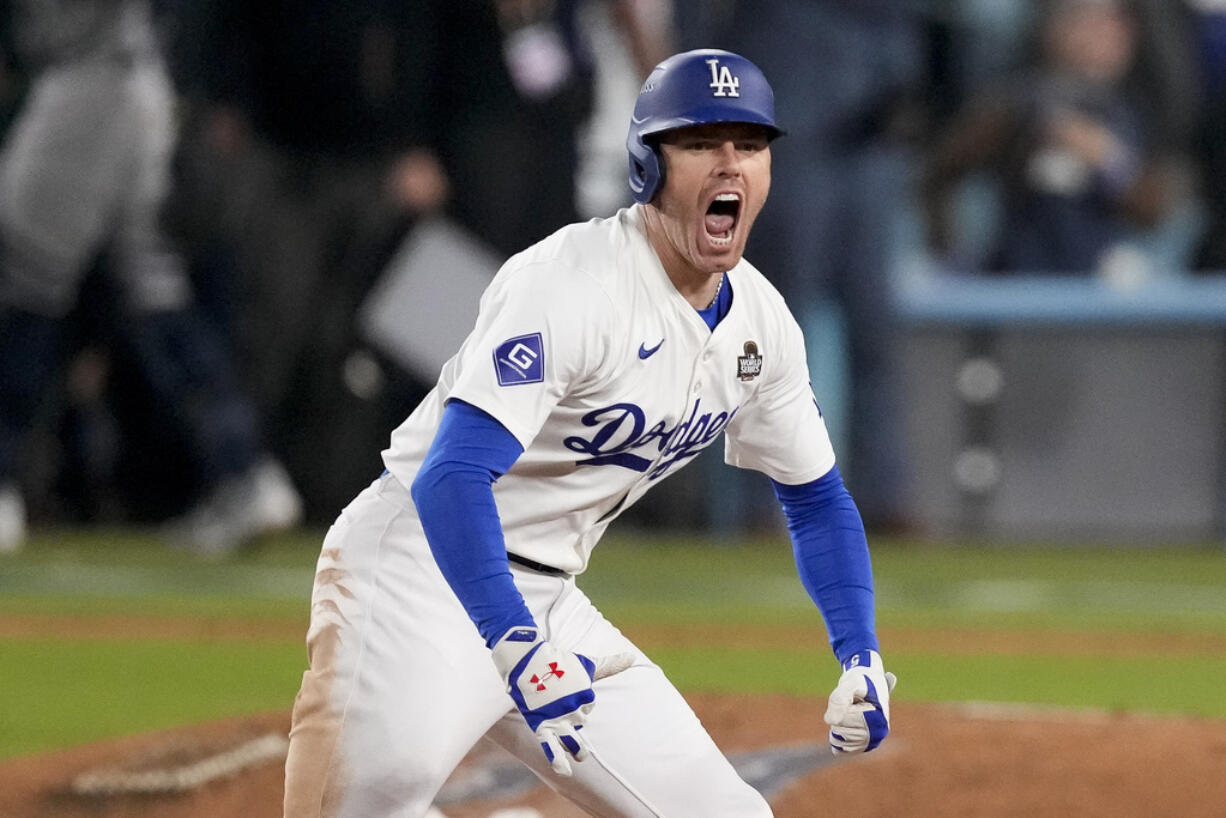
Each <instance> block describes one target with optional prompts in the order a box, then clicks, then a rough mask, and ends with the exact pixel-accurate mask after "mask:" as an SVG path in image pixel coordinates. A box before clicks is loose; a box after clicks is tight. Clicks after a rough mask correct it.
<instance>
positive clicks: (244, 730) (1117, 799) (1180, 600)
mask: <svg viewBox="0 0 1226 818" xmlns="http://www.w3.org/2000/svg"><path fill="white" fill-rule="evenodd" d="M320 536H321V532H302V533H299V534H295V535H294V536H288V537H283V538H279V539H275V540H269V541H266V542H263V543H261V544H260V545H259V546H258V547H256V548H253V549H251V550H249V551H247V552H244V553H242V554H240V555H238V556H235V557H233V558H231V559H228V560H225V561H219V562H205V561H201V560H199V559H196V558H194V557H192V556H190V555H186V554H182V553H177V552H173V551H169V550H166V549H165V548H164V547H163V546H162V545H161V544H160V543H159V542H158V541H157V540H156V539H155V538H154V537H152V536H150V535H147V534H144V533H141V532H131V531H109V532H98V531H93V530H91V531H89V532H84V531H74V530H64V531H58V532H48V533H44V534H43V535H42V536H40V537H38V538H36V539H35V540H34V541H33V542H31V543H30V544H29V546H28V547H27V548H26V549H25V550H23V551H22V552H21V553H19V554H16V555H11V556H5V557H3V558H0V782H3V786H0V816H5V817H6V818H27V817H28V816H86V815H89V816H206V815H207V816H217V815H242V816H252V817H253V818H261V816H273V815H279V814H280V813H279V809H278V805H279V801H280V792H279V788H280V761H281V759H282V758H283V754H284V734H285V731H286V728H287V726H288V711H289V707H290V705H291V704H292V701H293V697H294V693H295V692H296V690H297V686H298V680H299V677H300V674H301V672H302V671H303V669H304V668H305V661H306V655H305V649H304V647H303V634H304V631H305V626H306V615H307V599H308V595H309V592H310V587H311V580H312V575H313V570H314V561H315V557H316V553H317V550H318V543H319V539H320ZM871 542H872V543H873V560H874V567H875V571H876V576H877V594H878V620H879V622H878V624H879V629H880V633H881V636H882V653H883V655H884V656H885V658H886V663H887V667H889V668H890V669H892V670H893V671H894V672H896V673H897V674H898V677H899V684H898V688H897V690H896V691H895V702H894V707H893V721H894V729H893V733H892V735H891V738H890V739H889V740H888V741H887V742H886V743H885V744H884V745H883V746H882V748H881V749H880V750H879V751H878V752H875V753H873V754H871V755H869V756H864V757H857V758H852V759H846V760H840V761H839V762H837V763H832V761H831V759H830V757H829V754H828V751H827V750H826V749H825V746H824V735H825V730H824V725H823V724H822V723H821V714H822V711H823V709H824V699H825V696H826V694H827V693H828V692H829V690H830V688H831V686H832V685H833V683H834V681H835V679H836V678H837V675H838V668H837V666H836V664H835V662H834V660H833V658H832V657H831V656H830V653H829V650H828V648H827V646H826V644H825V633H824V630H823V628H822V625H821V621H820V619H819V617H818V615H817V613H816V611H815V609H814V608H813V606H812V604H811V603H810V602H809V600H808V598H807V597H806V595H805V593H804V591H803V589H802V588H801V586H800V584H799V581H798V580H797V579H796V576H795V572H794V569H793V567H792V563H791V554H790V549H789V546H788V543H787V540H786V537H784V536H782V535H780V536H778V537H773V536H764V537H762V538H760V539H758V540H755V541H752V542H744V543H735V544H719V545H713V544H710V543H705V542H700V541H697V540H690V541H677V540H665V539H662V538H660V537H658V536H655V535H651V534H647V533H639V534H636V533H634V532H633V531H629V530H624V531H622V532H621V533H620V534H619V535H618V536H612V537H611V538H609V539H607V540H606V541H605V542H604V543H603V544H602V545H601V546H600V547H599V548H598V550H597V552H596V554H595V557H594V560H593V565H592V568H591V569H590V570H589V572H588V573H587V574H586V575H584V576H583V577H581V578H580V584H581V586H582V587H584V589H585V590H586V591H587V593H588V594H589V595H590V596H591V597H592V598H593V599H594V600H595V601H596V602H597V604H598V605H600V607H601V608H602V610H603V611H604V612H605V614H606V616H608V617H609V618H610V619H612V620H613V621H614V622H615V623H617V624H618V625H619V626H621V628H622V629H623V630H624V631H625V632H626V633H627V634H628V635H630V636H631V637H632V638H634V639H635V640H636V641H637V642H638V643H639V644H640V645H641V646H642V647H643V648H644V649H645V650H646V651H647V652H648V654H650V655H651V656H652V657H653V658H654V659H655V660H656V661H657V662H658V663H659V664H660V665H662V666H663V667H664V668H665V669H666V670H667V671H668V672H669V674H670V676H671V677H672V678H673V680H674V681H675V682H676V684H677V685H678V687H680V688H681V689H682V691H683V692H685V693H686V694H687V697H688V698H690V700H691V702H692V704H693V705H694V707H695V710H696V711H697V712H698V713H699V715H700V716H701V717H702V718H703V720H704V722H706V724H707V725H708V727H709V728H710V730H711V732H712V734H713V735H714V736H715V737H716V739H717V741H719V743H720V744H721V746H723V747H724V748H725V749H726V751H727V752H728V753H729V755H730V756H731V757H732V759H733V761H734V763H735V764H736V765H737V766H738V769H740V770H741V772H742V775H743V776H744V777H746V778H747V780H750V781H751V782H753V783H754V784H755V785H756V786H758V787H759V788H760V789H761V790H762V791H763V792H764V793H766V794H767V795H768V797H769V798H770V800H771V803H772V805H773V806H774V807H775V810H776V814H777V815H778V816H780V818H788V817H789V816H791V817H792V818H798V817H799V816H811V815H812V816H816V815H842V814H852V811H854V814H864V815H870V814H871V815H878V814H881V815H900V816H1065V815H1069V814H1078V815H1081V816H1100V815H1101V816H1166V815H1171V816H1175V815H1178V816H1211V815H1213V816H1220V815H1224V814H1226V807H1224V806H1222V805H1223V804H1226V776H1223V775H1222V771H1223V770H1226V550H1223V549H1222V548H1221V547H1220V546H1211V545H1205V546H1191V545H1190V546H1186V547H1161V548H1159V547H1154V548H1128V549H1120V548H1110V547H1106V546H1103V547H1077V548H1067V547H1065V548H1057V547H1044V546H1040V545H1035V546H1026V547H1023V546H1009V547H996V548H987V547H977V546H975V545H974V544H972V543H957V544H954V543H948V544H939V545H938V544H933V543H917V542H903V541H890V540H884V539H878V538H872V539H871ZM439 805H440V809H441V810H442V812H443V814H445V815H446V816H448V818H478V816H480V818H487V817H488V816H495V815H497V816H500V818H527V816H532V815H538V816H544V817H545V818H561V817H562V816H572V815H575V814H576V813H575V811H574V810H573V808H570V807H568V806H567V805H566V804H565V802H562V801H560V800H558V799H557V798H556V796H554V795H552V794H551V793H550V792H549V791H547V790H546V789H545V788H544V787H542V786H540V785H538V784H537V783H536V781H535V780H534V779H532V778H531V777H530V776H526V775H524V774H522V773H521V772H520V771H519V770H518V768H516V766H515V765H514V764H513V763H511V762H509V761H508V759H506V758H504V757H500V756H498V755H497V753H496V752H494V751H492V750H488V749H485V748H478V749H477V750H475V751H474V753H473V754H472V755H471V756H470V758H469V759H468V760H467V761H466V762H465V764H464V765H463V766H462V767H461V769H460V770H458V771H457V773H456V774H455V775H454V776H453V779H452V780H451V781H450V782H449V783H448V786H447V787H446V788H445V789H444V791H443V793H441V794H440V798H439Z"/></svg>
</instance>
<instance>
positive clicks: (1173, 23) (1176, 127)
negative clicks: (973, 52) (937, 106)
mask: <svg viewBox="0 0 1226 818" xmlns="http://www.w3.org/2000/svg"><path fill="white" fill-rule="evenodd" d="M1185 35H1186V29H1184V28H1183V27H1182V25H1181V22H1180V19H1179V14H1178V9H1173V8H1171V7H1170V6H1169V4H1162V3H1157V2H1155V3H1148V2H1141V3H1127V2H1124V0H1051V2H1049V3H1048V4H1046V6H1044V7H1042V9H1041V10H1040V12H1039V18H1038V23H1037V29H1036V31H1035V35H1034V39H1035V47H1034V52H1033V57H1032V59H1031V61H1030V65H1028V66H1027V67H1025V68H1023V69H1022V70H1020V71H1019V72H1018V73H1016V74H1015V75H1014V76H1013V77H1012V78H1011V79H1010V80H1009V81H1007V82H1004V83H1002V84H1000V85H998V86H997V87H995V88H993V89H991V90H989V91H987V92H985V93H984V94H982V95H980V97H979V98H977V99H975V100H973V101H972V102H970V103H969V104H968V105H967V106H966V107H965V108H964V110H962V111H960V112H959V113H958V114H957V115H956V116H955V118H954V120H953V121H952V122H951V123H950V124H949V125H948V126H947V127H946V128H945V129H944V130H943V132H942V133H941V134H940V135H939V136H938V137H937V139H936V140H935V142H934V144H933V145H932V148H931V150H930V152H929V155H928V157H927V161H926V164H925V168H924V173H923V180H922V197H923V201H924V206H925V213H926V220H927V227H928V235H929V244H930V247H931V249H932V250H933V251H934V252H935V253H936V254H937V255H938V256H939V257H941V258H942V259H944V260H945V261H946V262H947V263H951V264H953V265H954V266H956V267H975V268H980V267H986V268H988V269H992V270H1010V271H1027V272H1054V273H1092V272H1095V271H1100V270H1104V269H1105V267H1109V266H1111V265H1113V264H1116V263H1118V262H1120V260H1121V259H1128V260H1130V262H1131V261H1140V262H1141V263H1143V264H1150V265H1153V264H1160V265H1162V266H1165V267H1172V266H1175V267H1181V268H1184V267H1186V266H1187V265H1188V262H1189V257H1190V253H1191V248H1192V245H1193V241H1194V233H1195V228H1194V226H1193V222H1194V220H1191V219H1187V218H1181V217H1182V216H1184V214H1186V213H1187V212H1188V210H1189V205H1190V186H1189V184H1188V176H1187V157H1188V150H1187V149H1188V137H1189V134H1190V127H1191V122H1192V115H1193V109H1194V94H1193V90H1194V89H1193V88H1192V85H1191V81H1192V74H1191V72H1190V64H1189V61H1188V58H1189V55H1188V47H1189V43H1188V41H1187V39H1186V36H1185ZM981 171H986V172H988V174H989V178H990V179H992V181H993V185H994V187H995V189H996V190H998V191H999V200H1000V215H999V222H998V223H993V221H992V220H991V219H985V220H984V223H983V224H982V225H979V226H975V225H974V224H973V222H971V223H960V222H959V221H958V216H957V215H955V212H956V211H955V207H954V204H955V200H956V196H957V194H958V193H959V192H960V190H962V185H963V183H964V182H965V181H966V180H967V179H969V178H973V175H974V174H976V173H977V172H981ZM979 216H980V217H982V214H979ZM968 228H969V229H968ZM985 235H986V237H987V238H984V236H985ZM984 244H986V245H988V248H987V250H986V251H985V253H986V257H985V258H967V256H968V255H969V256H973V255H974V254H975V252H976V248H977V247H979V246H982V245H984ZM968 248H969V249H968ZM1145 250H1148V251H1149V258H1148V259H1139V258H1138V254H1139V253H1142V252H1143V251H1145Z"/></svg>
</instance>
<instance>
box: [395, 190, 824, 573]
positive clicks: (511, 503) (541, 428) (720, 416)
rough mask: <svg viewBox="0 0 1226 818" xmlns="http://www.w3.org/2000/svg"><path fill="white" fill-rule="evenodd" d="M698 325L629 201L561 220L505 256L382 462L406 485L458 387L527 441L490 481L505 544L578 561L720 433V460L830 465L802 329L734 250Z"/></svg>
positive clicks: (553, 559) (810, 469) (549, 561)
mask: <svg viewBox="0 0 1226 818" xmlns="http://www.w3.org/2000/svg"><path fill="white" fill-rule="evenodd" d="M727 281H728V282H729V284H730V285H731V287H732V290H733V302H732V306H731V308H730V310H729V312H728V314H727V315H726V316H725V317H724V319H723V320H722V321H721V322H720V323H719V324H718V325H717V326H716V327H715V329H714V331H712V330H711V329H709V328H708V327H707V325H706V324H705V323H704V321H703V320H702V318H701V317H700V316H699V315H698V313H697V311H696V310H695V309H694V307H692V306H691V305H690V304H689V303H688V302H686V300H685V299H684V298H683V297H682V296H681V294H680V293H679V292H678V291H677V290H676V288H675V287H674V286H673V285H672V282H671V281H670V280H669V278H668V275H667V274H666V273H665V271H664V268H663V266H662V265H661V264H660V262H659V260H658V259H657V257H656V255H655V252H654V251H653V250H652V248H651V246H650V245H649V243H648V241H647V237H646V233H645V232H644V228H643V218H642V212H641V206H639V205H636V206H634V207H631V208H628V209H625V210H621V211H619V212H618V213H617V214H616V215H614V216H613V217H611V218H608V219H603V220H594V221H591V222H587V223H583V224H576V225H571V226H569V227H566V228H563V229H562V230H560V231H558V232H557V233H555V234H554V235H553V236H551V237H549V238H548V239H546V240H544V241H542V242H540V243H538V244H536V245H534V246H533V247H531V248H529V249H527V250H526V251H524V252H522V253H519V254H517V255H515V256H513V257H512V258H511V259H510V260H508V261H507V263H506V264H505V265H504V266H503V267H502V269H501V270H500V271H499V273H498V275H497V276H496V277H495V278H494V280H493V282H492V283H491V284H490V287H489V288H488V290H487V291H486V292H485V294H484V296H483V297H482V299H481V308H480V314H479V315H478V317H477V323H476V326H475V328H474V329H473V331H472V333H471V334H470V335H469V336H468V338H467V340H466V341H465V342H464V344H463V346H462V347H461V348H460V351H459V352H458V353H457V354H456V355H455V356H454V357H453V358H452V359H451V360H450V361H448V362H447V364H446V365H445V366H444V367H443V371H442V374H441V376H440V378H439V382H438V385H437V386H436V387H435V389H434V390H433V391H432V392H431V393H430V395H429V396H427V398H426V399H425V400H424V401H423V402H422V403H421V405H420V406H419V407H418V408H417V410H416V411H414V412H413V414H412V415H411V416H410V417H409V418H408V419H407V420H406V421H405V422H404V423H403V424H402V425H401V426H400V427H399V428H398V429H396V430H395V432H394V433H393V434H392V439H391V445H390V447H389V448H388V449H387V450H386V451H384V453H383V458H384V462H385V464H386V465H387V468H388V469H389V471H391V472H392V474H393V475H395V476H396V478H397V479H398V480H399V481H400V482H401V483H403V484H404V485H406V486H407V485H411V484H412V482H413V479H414V477H415V476H416V474H417V470H418V468H419V467H420V465H421V463H422V460H423V459H424V458H425V455H426V452H427V451H428V450H429V447H430V444H431V442H432V440H433V439H434V435H435V432H436V431H437V429H438V425H439V420H440V418H441V416H442V412H443V407H444V405H445V404H446V402H447V401H448V400H450V399H453V398H455V399H459V400H463V401H465V402H467V403H470V404H472V405H474V406H477V407H479V408H480V409H482V410H484V411H485V412H488V413H489V414H490V415H492V416H493V417H494V418H496V419H497V420H498V421H499V422H500V423H502V425H503V426H505V427H506V428H507V430H509V431H510V432H511V434H513V435H514V436H515V437H516V438H517V439H518V440H519V442H520V443H521V444H522V445H523V447H524V452H523V455H522V456H521V457H520V458H519V459H518V461H516V463H515V465H514V467H513V468H512V469H511V470H510V471H509V472H508V473H507V474H506V475H504V476H503V477H502V478H501V479H499V480H498V481H497V482H496V483H495V484H494V497H495V499H496V501H497V504H498V511H499V515H500V517H501V521H502V529H503V532H504V535H505V538H506V544H507V549H508V550H509V551H511V552H513V553H515V554H518V555H520V556H523V557H527V558H529V559H532V560H536V561H537V562H540V563H544V564H546V565H551V566H554V567H556V568H560V569H562V570H564V571H567V572H570V573H580V572H582V571H583V570H584V569H585V568H586V567H587V562H588V557H589V555H590V553H591V550H592V548H593V546H594V545H595V544H596V542H597V541H598V540H599V539H600V536H601V534H603V533H604V530H605V529H606V528H607V527H608V525H609V523H610V522H611V521H612V520H613V519H614V518H615V517H616V516H617V515H618V514H619V513H620V512H621V511H623V510H624V509H625V508H627V507H629V506H630V505H631V504H633V503H634V502H635V501H636V500H637V499H638V498H639V497H641V496H642V495H643V494H644V493H645V492H646V491H647V490H648V489H649V488H650V487H651V486H652V485H654V484H655V483H656V482H657V481H659V480H660V479H661V478H663V477H665V476H666V475H668V474H670V473H671V472H673V471H675V470H677V469H679V468H681V467H682V466H684V465H685V464H686V463H688V462H690V461H691V460H692V459H693V458H694V456H695V455H696V454H698V452H699V451H701V450H702V449H703V448H705V447H706V446H708V445H710V444H711V443H713V442H714V441H715V440H716V439H717V438H718V437H719V436H720V433H721V432H722V433H724V436H725V453H724V458H725V460H726V461H727V462H728V463H730V464H732V465H734V466H738V467H742V468H750V469H755V470H758V471H761V472H763V473H765V474H766V475H768V476H770V477H772V478H774V479H775V480H778V481H780V482H783V483H788V484H798V483H804V482H808V481H810V480H814V479H816V478H818V477H820V476H822V475H823V474H825V473H826V472H827V471H829V470H830V468H831V467H832V466H833V465H834V452H833V450H832V449H831V446H830V440H829V437H828V435H827V433H826V427H825V424H824V422H823V421H822V417H821V414H820V412H819V410H818V408H817V404H816V401H815V400H814V397H813V394H812V391H811V389H810V387H809V374H808V368H807V365H806V362H805V351H804V342H803V339H802V337H801V332H800V328H799V327H798V326H797V324H796V322H795V320H794V319H793V318H792V316H791V314H790V312H789V311H788V309H787V306H786V305H785V304H784V301H783V299H782V297H781V296H780V295H779V294H778V292H777V291H776V290H775V288H774V287H773V286H772V285H771V284H770V283H769V282H768V281H767V280H766V279H765V278H764V277H763V276H762V274H761V273H759V272H758V271H757V270H756V269H755V268H754V267H753V266H752V265H751V264H749V263H748V262H746V261H744V260H742V261H741V262H740V263H739V264H738V265H737V266H736V267H734V268H733V269H732V270H730V271H728V273H727Z"/></svg>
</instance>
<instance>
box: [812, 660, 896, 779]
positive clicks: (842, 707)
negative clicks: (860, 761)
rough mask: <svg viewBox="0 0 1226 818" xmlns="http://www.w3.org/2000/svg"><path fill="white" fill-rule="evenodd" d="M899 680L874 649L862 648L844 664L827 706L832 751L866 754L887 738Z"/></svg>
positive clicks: (836, 753)
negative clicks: (891, 700)
mask: <svg viewBox="0 0 1226 818" xmlns="http://www.w3.org/2000/svg"><path fill="white" fill-rule="evenodd" d="M897 681H898V679H897V677H896V676H895V675H894V674H893V673H887V672H885V669H884V668H883V667H882V664H881V656H880V654H878V653H877V651H875V650H863V651H860V652H859V653H857V654H855V655H853V656H852V657H851V658H850V659H848V660H847V662H845V663H844V665H843V675H842V676H841V677H840V678H839V684H838V686H837V687H835V689H834V692H833V693H831V694H830V703H829V706H828V707H827V708H826V723H827V724H829V725H830V750H831V752H833V753H834V754H835V755H838V754H840V753H867V752H868V751H869V750H872V749H875V748H876V747H877V745H878V744H880V743H881V742H882V740H884V739H885V737H886V736H887V735H888V734H889V732H890V693H891V691H893V690H894V685H895V683H896V682H897Z"/></svg>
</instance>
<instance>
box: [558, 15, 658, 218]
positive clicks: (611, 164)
mask: <svg viewBox="0 0 1226 818" xmlns="http://www.w3.org/2000/svg"><path fill="white" fill-rule="evenodd" d="M580 5H581V7H580V11H579V21H580V28H581V31H582V36H583V37H584V39H586V40H587V41H588V42H589V43H590V44H591V51H592V57H593V59H592V62H593V79H592V84H593V101H592V114H591V116H590V117H588V119H587V121H586V122H585V123H584V124H583V126H582V127H581V129H580V131H579V134H578V142H579V166H578V168H577V169H576V182H575V188H576V206H577V207H578V210H579V215H580V217H582V218H604V217H605V216H608V215H609V214H611V213H613V212H614V211H616V210H617V209H618V208H619V207H625V206H627V205H629V204H631V203H632V202H633V199H632V198H631V195H630V189H629V188H628V187H627V185H626V112H627V111H630V110H632V109H633V108H634V102H635V99H636V98H637V97H638V93H639V88H640V87H641V86H642V84H643V78H644V77H646V76H647V75H648V74H650V73H651V70H652V69H653V68H654V67H655V66H656V64H658V63H659V62H661V61H662V60H664V58H665V57H668V56H669V55H670V54H672V53H674V52H675V51H676V49H675V48H674V47H673V42H674V31H673V25H672V17H673V3H672V0H583V2H582V3H581V4H580Z"/></svg>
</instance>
